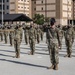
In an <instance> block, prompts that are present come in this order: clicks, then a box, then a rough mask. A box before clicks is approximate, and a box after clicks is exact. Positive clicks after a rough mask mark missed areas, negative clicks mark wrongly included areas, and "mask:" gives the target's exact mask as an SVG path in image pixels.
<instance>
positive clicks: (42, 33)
mask: <svg viewBox="0 0 75 75" xmlns="http://www.w3.org/2000/svg"><path fill="white" fill-rule="evenodd" d="M40 29H41V33H40V35H41V41H43V35H44V32H43V26H41V27H40Z"/></svg>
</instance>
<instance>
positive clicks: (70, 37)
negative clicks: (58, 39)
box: [65, 26, 74, 57]
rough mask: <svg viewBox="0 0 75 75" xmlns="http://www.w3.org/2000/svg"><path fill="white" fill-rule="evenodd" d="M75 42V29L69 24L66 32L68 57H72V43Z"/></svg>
mask: <svg viewBox="0 0 75 75" xmlns="http://www.w3.org/2000/svg"><path fill="white" fill-rule="evenodd" d="M73 42H74V29H73V28H72V27H71V26H67V28H66V32H65V43H66V47H67V55H66V56H67V57H71V53H72V44H73Z"/></svg>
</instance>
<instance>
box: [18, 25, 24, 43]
mask: <svg viewBox="0 0 75 75" xmlns="http://www.w3.org/2000/svg"><path fill="white" fill-rule="evenodd" d="M18 30H19V31H20V42H22V36H23V29H22V26H21V25H19V28H18Z"/></svg>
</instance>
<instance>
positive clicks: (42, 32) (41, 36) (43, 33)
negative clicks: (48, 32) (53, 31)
mask: <svg viewBox="0 0 75 75" xmlns="http://www.w3.org/2000/svg"><path fill="white" fill-rule="evenodd" d="M43 35H44V33H43V32H42V33H41V41H43Z"/></svg>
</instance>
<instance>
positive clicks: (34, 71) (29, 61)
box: [0, 36, 75, 75]
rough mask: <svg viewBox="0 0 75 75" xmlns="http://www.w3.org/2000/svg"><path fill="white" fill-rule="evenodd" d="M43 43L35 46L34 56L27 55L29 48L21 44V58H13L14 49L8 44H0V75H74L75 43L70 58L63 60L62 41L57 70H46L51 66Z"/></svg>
mask: <svg viewBox="0 0 75 75" xmlns="http://www.w3.org/2000/svg"><path fill="white" fill-rule="evenodd" d="M45 42H46V40H45V36H44V41H43V42H41V43H40V44H36V51H35V55H33V56H32V55H28V53H29V51H30V48H29V45H25V43H24V40H23V42H22V44H21V47H20V48H21V57H20V58H19V59H17V58H13V56H14V55H15V50H14V47H11V46H10V44H4V42H0V75H75V43H74V45H73V53H72V58H64V55H65V54H66V47H65V42H64V39H63V47H62V50H59V70H58V71H55V70H48V69H47V67H49V66H51V63H50V58H49V53H48V49H47V44H46V43H45Z"/></svg>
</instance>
